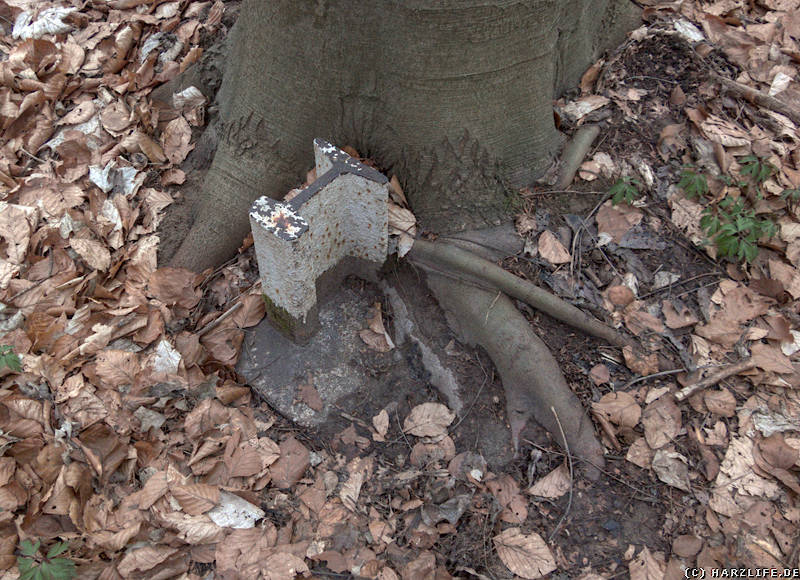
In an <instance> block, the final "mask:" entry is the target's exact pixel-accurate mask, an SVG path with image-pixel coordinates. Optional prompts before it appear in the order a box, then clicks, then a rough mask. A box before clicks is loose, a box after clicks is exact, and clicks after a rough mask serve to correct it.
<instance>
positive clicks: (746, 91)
mask: <svg viewBox="0 0 800 580" xmlns="http://www.w3.org/2000/svg"><path fill="white" fill-rule="evenodd" d="M711 78H713V79H714V80H715V81H716V82H718V83H719V84H721V85H722V86H723V87H725V88H726V89H728V90H729V91H731V92H732V93H734V94H736V95H739V96H740V97H744V98H745V99H747V100H748V101H750V102H752V103H755V104H756V105H758V106H759V107H764V108H765V109H770V110H771V111H775V112H776V113H780V114H781V115H784V116H786V117H789V118H790V119H791V120H792V121H793V122H794V123H795V124H796V125H800V111H798V110H797V109H795V108H794V107H792V106H790V105H787V104H786V103H784V102H783V101H780V100H778V99H776V98H775V97H770V96H769V95H765V94H764V93H762V92H761V91H757V90H756V89H754V88H751V87H748V86H747V85H743V84H742V83H737V82H736V81H732V80H731V79H726V78H725V77H723V76H720V75H718V74H714V73H712V74H711Z"/></svg>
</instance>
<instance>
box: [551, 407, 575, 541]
mask: <svg viewBox="0 0 800 580" xmlns="http://www.w3.org/2000/svg"><path fill="white" fill-rule="evenodd" d="M550 410H551V411H552V412H553V415H554V416H555V418H556V423H558V430H559V431H560V432H561V438H562V439H563V440H564V451H565V453H566V454H567V463H568V465H569V499H568V500H567V509H565V510H564V513H563V514H562V515H561V519H560V520H558V523H557V524H556V527H555V529H554V530H553V532H552V533H551V534H550V537H549V538H548V541H552V539H553V537H555V535H556V534H557V533H558V530H560V529H561V524H563V523H564V520H565V519H567V516H568V515H569V510H570V509H571V508H572V488H573V485H574V484H573V482H574V477H573V468H572V453H570V452H569V444H568V443H567V436H566V434H565V433H564V427H563V426H562V425H561V419H559V418H558V413H556V409H555V407H552V406H551V407H550Z"/></svg>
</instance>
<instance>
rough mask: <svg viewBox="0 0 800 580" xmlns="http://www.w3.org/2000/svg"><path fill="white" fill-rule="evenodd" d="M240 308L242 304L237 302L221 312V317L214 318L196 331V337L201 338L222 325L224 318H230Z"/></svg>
mask: <svg viewBox="0 0 800 580" xmlns="http://www.w3.org/2000/svg"><path fill="white" fill-rule="evenodd" d="M241 307H242V303H241V302H237V303H236V304H234V305H233V306H231V307H230V308H228V310H226V311H225V312H223V313H222V315H221V316H219V317H218V318H215V319H214V320H212V321H211V322H209V323H208V324H206V325H205V326H204V327H203V328H201V329H200V330H198V331H197V336H198V337H202V336H204V335H206V334H208V333H209V332H211V331H212V330H214V329H215V328H216V327H217V326H219V325H220V324H222V321H223V320H225V319H226V318H230V317H231V316H232V315H233V314H234V313H235V312H236V311H237V310H239V309H240V308H241Z"/></svg>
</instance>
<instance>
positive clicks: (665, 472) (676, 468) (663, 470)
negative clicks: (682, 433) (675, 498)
mask: <svg viewBox="0 0 800 580" xmlns="http://www.w3.org/2000/svg"><path fill="white" fill-rule="evenodd" d="M651 466H652V468H653V471H654V472H655V474H656V475H657V476H658V479H660V480H661V481H663V482H664V483H666V484H667V485H671V486H672V487H676V488H678V489H680V490H683V491H685V492H689V491H691V486H690V483H689V468H688V467H687V465H686V457H684V456H683V455H681V454H680V453H677V452H676V451H674V450H671V449H656V452H655V454H654V455H653V462H652V465H651Z"/></svg>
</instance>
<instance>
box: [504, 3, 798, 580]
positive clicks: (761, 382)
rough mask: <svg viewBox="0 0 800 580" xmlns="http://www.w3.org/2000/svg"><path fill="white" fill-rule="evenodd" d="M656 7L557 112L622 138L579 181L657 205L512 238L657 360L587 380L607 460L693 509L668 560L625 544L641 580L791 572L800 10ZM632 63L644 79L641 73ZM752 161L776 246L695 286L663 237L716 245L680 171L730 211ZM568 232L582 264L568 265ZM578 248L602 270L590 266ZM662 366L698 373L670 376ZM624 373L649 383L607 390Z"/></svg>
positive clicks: (524, 226) (601, 365)
mask: <svg viewBox="0 0 800 580" xmlns="http://www.w3.org/2000/svg"><path fill="white" fill-rule="evenodd" d="M645 4H646V8H645V9H644V13H643V15H644V19H645V21H646V23H647V24H646V25H645V26H642V27H641V28H640V29H638V30H636V31H634V32H633V33H632V34H631V36H630V40H629V41H628V43H627V44H626V45H625V46H624V47H622V48H621V49H620V51H618V53H616V54H614V55H611V56H610V57H609V58H608V62H606V61H600V62H598V63H596V65H595V66H594V67H592V68H590V69H589V70H588V71H587V72H586V74H585V75H584V77H583V80H582V82H581V96H578V97H577V98H575V99H573V100H562V101H561V102H560V103H559V105H558V106H557V110H558V113H559V114H560V115H561V117H562V122H564V123H566V124H573V125H575V126H578V125H581V124H583V123H586V122H601V123H602V122H603V121H606V122H607V126H606V129H604V130H605V131H608V132H609V133H611V134H613V133H614V132H615V131H617V134H618V135H625V136H626V139H623V138H622V137H619V138H617V139H616V140H615V139H613V138H612V139H609V143H601V144H600V145H599V146H598V148H597V150H596V151H593V152H592V153H591V154H590V158H589V159H588V160H587V161H585V162H584V163H583V165H582V167H581V171H580V172H579V174H578V177H579V179H580V180H583V181H584V182H585V181H594V180H597V179H601V180H602V179H605V180H606V181H607V182H613V181H614V180H616V179H619V178H620V177H622V176H629V177H633V178H635V179H636V180H637V181H638V182H639V184H640V186H641V191H640V194H644V193H649V196H648V197H646V198H642V199H639V200H636V201H635V202H634V203H633V204H626V203H620V204H616V205H615V204H612V202H611V201H610V200H609V201H606V202H605V203H603V204H602V205H599V206H598V207H596V208H595V209H594V210H593V211H592V212H591V214H590V215H589V216H588V217H586V218H585V219H583V220H582V221H581V223H580V224H579V227H575V225H574V223H571V222H570V218H569V216H567V222H568V224H569V225H570V226H572V231H571V232H566V233H565V232H563V231H561V232H560V235H559V238H560V241H559V239H558V238H556V236H555V235H554V233H553V231H551V230H550V229H545V227H546V226H545V227H543V226H541V224H537V220H536V219H534V218H533V217H532V216H530V215H528V216H524V217H523V218H518V221H517V229H518V231H519V232H520V234H522V235H526V236H528V237H529V238H531V236H534V235H536V234H537V233H539V232H540V231H541V232H542V233H541V235H540V236H539V241H538V256H539V257H540V258H542V259H543V260H544V261H545V262H544V263H545V264H546V265H547V266H548V267H549V270H550V272H549V276H550V277H551V278H550V280H552V281H553V282H552V284H551V285H552V286H553V287H554V288H555V289H556V290H557V291H559V292H560V293H562V294H565V295H568V296H569V297H571V298H580V299H583V300H586V301H588V302H590V303H594V304H595V305H596V306H597V307H599V308H603V309H604V310H605V311H606V312H607V313H608V316H609V317H610V318H611V320H613V321H614V322H615V323H616V325H617V326H622V327H625V328H626V329H627V330H628V331H629V332H630V333H632V334H633V335H635V336H637V337H638V338H639V339H640V340H641V341H642V343H643V344H644V345H646V346H648V347H649V348H650V353H651V354H650V355H649V356H645V355H642V354H641V353H634V351H633V350H628V349H626V350H625V351H624V352H623V358H622V360H620V359H619V358H618V357H615V356H608V357H607V358H606V359H605V361H603V360H600V361H598V364H596V365H595V366H594V367H593V368H587V369H586V374H587V375H588V378H589V379H590V380H591V381H592V383H593V384H594V385H596V386H597V387H598V388H599V389H600V390H599V391H598V393H602V392H605V394H603V395H602V396H601V395H600V394H598V395H597V398H596V399H595V401H594V402H593V403H592V414H593V417H594V419H595V420H596V422H597V424H598V425H599V427H600V428H601V431H602V433H603V436H604V441H605V443H606V445H607V446H608V448H609V449H612V450H614V451H615V452H622V453H624V454H625V455H626V458H627V460H628V461H629V462H632V463H633V464H635V465H638V466H640V467H642V468H643V469H647V470H650V471H651V473H652V474H653V475H654V476H655V477H657V478H658V479H659V480H661V481H662V482H664V483H665V484H667V485H669V486H671V487H673V488H675V490H679V491H680V492H681V493H684V494H687V495H690V496H691V497H693V498H694V503H693V504H692V506H693V507H692V508H691V509H690V510H689V511H690V513H689V514H688V515H689V516H690V517H691V518H692V520H693V523H692V526H691V529H690V530H686V529H684V531H683V533H680V534H677V533H676V532H677V530H678V528H679V525H678V524H677V522H672V523H671V524H669V523H668V525H667V526H665V529H664V535H665V536H667V537H669V536H672V537H673V538H674V541H673V543H672V553H671V554H669V553H666V554H665V553H663V552H659V551H652V549H650V550H648V547H647V546H644V547H642V546H638V547H635V549H634V547H633V546H631V548H632V549H631V551H630V553H629V554H627V557H628V559H629V560H630V570H629V573H630V575H631V577H632V578H661V577H662V576H663V577H668V578H672V577H680V576H682V572H681V566H690V567H691V566H700V567H704V568H706V571H707V572H708V571H710V570H711V569H712V568H715V567H716V568H718V567H721V566H722V567H724V566H725V565H726V564H730V563H731V562H743V563H746V564H748V565H750V566H752V567H765V568H776V569H782V568H785V567H789V568H791V567H794V568H797V567H798V566H800V560H799V559H798V558H799V557H800V555H799V554H798V547H797V546H798V539H800V517H799V516H800V511H798V510H800V503H798V497H799V496H798V491H800V478H799V477H798V473H800V391H798V388H799V387H800V361H799V360H798V357H797V352H798V350H800V310H798V302H797V299H798V298H800V251H799V249H800V213H798V207H797V205H796V204H794V203H793V202H792V201H791V200H790V199H787V197H786V196H785V195H781V194H782V193H783V192H784V191H786V190H789V191H792V190H796V189H797V188H798V186H800V131H798V122H800V121H798V119H800V116H799V115H800V84H798V81H799V80H800V79H799V78H798V66H797V63H798V58H797V54H798V53H799V52H798V51H799V50H800V3H798V2H792V1H790V2H774V1H771V0H765V1H763V2H755V3H749V4H748V3H741V2H732V1H728V0H719V1H716V2H710V3H707V2H674V3H670V2H645ZM659 53H661V54H660V56H656V55H657V54H659ZM636 63H640V64H638V66H640V67H641V68H640V69H632V68H631V66H632V65H634V64H636ZM641 63H645V64H644V65H642V64H641ZM640 71H641V73H640ZM712 73H713V74H712ZM715 75H729V76H730V77H731V78H732V79H734V80H735V82H736V83H738V88H737V87H734V88H733V89H731V88H730V87H731V84H730V83H729V84H727V85H725V86H724V87H723V88H724V90H720V84H719V80H718V76H715ZM734 84H735V83H734ZM741 87H744V88H741ZM746 89H750V90H751V91H753V90H754V91H756V92H758V93H759V95H760V96H759V97H758V98H753V97H752V95H751V93H748V92H747V90H746ZM748 95H750V96H748ZM763 95H766V96H768V97H769V98H772V99H777V100H778V101H779V102H778V104H775V102H774V101H770V100H769V99H765V98H762V96H763ZM745 97H747V98H745ZM748 98H749V99H750V100H748ZM626 131H628V133H626ZM634 134H635V135H636V138H632V137H631V135H634ZM626 140H629V141H630V143H631V144H630V145H629V146H628V147H626V145H625V142H624V141H626ZM747 156H756V157H758V158H760V159H763V160H766V161H767V162H768V163H769V164H771V165H772V166H773V167H774V168H775V170H774V172H773V173H772V174H771V175H769V177H768V178H767V179H766V180H765V181H764V184H763V196H762V197H759V198H758V199H754V201H755V211H756V214H757V215H759V216H769V217H770V218H771V219H774V220H775V223H776V225H777V234H776V235H775V236H774V237H772V238H771V239H762V240H760V243H759V246H760V247H759V250H760V251H759V255H758V257H757V259H756V260H754V261H753V262H752V263H751V264H749V265H747V267H737V266H735V265H733V264H730V265H728V266H727V268H726V264H725V263H724V262H720V263H721V267H720V268H719V269H718V271H717V272H714V271H711V272H707V273H700V274H699V275H697V276H693V275H692V274H695V273H696V272H694V271H693V272H687V271H686V269H685V266H686V264H685V263H682V262H681V258H679V257H677V256H676V257H673V258H672V259H671V258H670V256H669V253H670V243H671V242H670V240H669V237H668V234H667V233H666V232H670V231H671V232H680V233H681V234H683V235H685V236H686V237H687V238H688V239H689V240H691V241H692V242H694V243H695V244H698V246H700V247H701V248H702V250H701V251H705V252H707V253H708V254H709V256H710V257H711V258H714V257H715V256H716V252H715V250H716V248H715V247H714V246H713V244H711V245H702V244H703V242H704V240H705V237H706V236H705V233H704V232H703V230H702V228H701V225H700V219H701V217H702V211H703V207H704V206H703V205H701V204H700V203H698V202H697V200H693V199H689V198H688V197H687V195H686V194H685V192H683V191H682V190H681V189H679V188H678V187H676V184H677V182H678V180H679V177H678V173H679V172H680V170H681V167H685V166H687V165H689V166H691V167H693V168H695V169H694V170H695V171H700V172H704V173H705V174H706V175H709V176H711V177H710V179H709V188H710V189H711V191H712V194H713V196H714V198H715V199H717V200H719V199H723V198H724V197H725V196H732V197H734V198H736V197H738V196H740V195H742V196H743V195H746V194H747V192H746V191H745V190H741V191H740V190H739V189H737V183H736V182H737V181H739V180H746V179H747V178H746V176H744V175H743V174H742V167H743V163H744V161H743V160H744V159H745V158H746V157H747ZM723 174H726V175H730V176H732V177H733V178H734V179H733V180H732V181H725V180H723V179H722V178H721V177H719V176H720V175H723ZM715 176H716V177H715ZM654 200H655V201H654ZM659 205H660V207H661V208H664V211H661V210H659ZM537 215H538V214H537ZM531 220H532V221H531ZM538 221H541V220H538ZM670 222H671V223H670ZM550 227H551V229H552V225H551V226H550ZM570 234H572V235H573V236H574V237H573V238H572V248H571V251H572V256H570V255H569V254H568V253H566V252H565V251H563V249H564V248H565V246H569V243H568V242H569V240H570ZM581 236H582V237H581ZM587 239H588V243H587V242H586V240H587ZM673 239H674V236H673ZM554 242H555V243H554ZM581 244H584V245H583V247H584V252H585V255H589V254H590V253H594V255H595V256H599V258H598V259H597V260H594V261H593V260H591V258H589V259H588V260H585V261H583V262H581V255H580V250H579V251H578V252H577V254H578V255H576V251H575V250H576V248H580V247H581ZM533 254H534V255H535V252H534V253H533ZM653 256H657V257H653ZM715 279H716V280H715ZM692 282H694V283H693V284H689V283H692ZM658 355H661V356H662V357H664V356H665V355H666V357H667V358H669V359H670V360H673V361H677V365H673V366H683V367H685V368H686V369H687V372H685V373H682V374H675V373H671V374H667V375H666V376H663V375H659V374H658V373H659V371H660V370H663V367H660V364H659V356H658ZM619 363H623V364H624V365H625V366H627V368H628V369H629V370H630V371H633V373H635V374H638V375H641V376H643V377H647V376H650V375H653V376H652V378H651V379H649V380H641V381H631V382H630V383H628V384H626V380H627V379H619V380H617V381H614V380H613V374H614V372H613V371H614V369H617V371H619V370H620V366H619ZM610 371H611V372H610ZM690 371H691V372H690ZM621 375H622V376H624V373H621ZM682 517H686V514H684V515H683V516H682Z"/></svg>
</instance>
